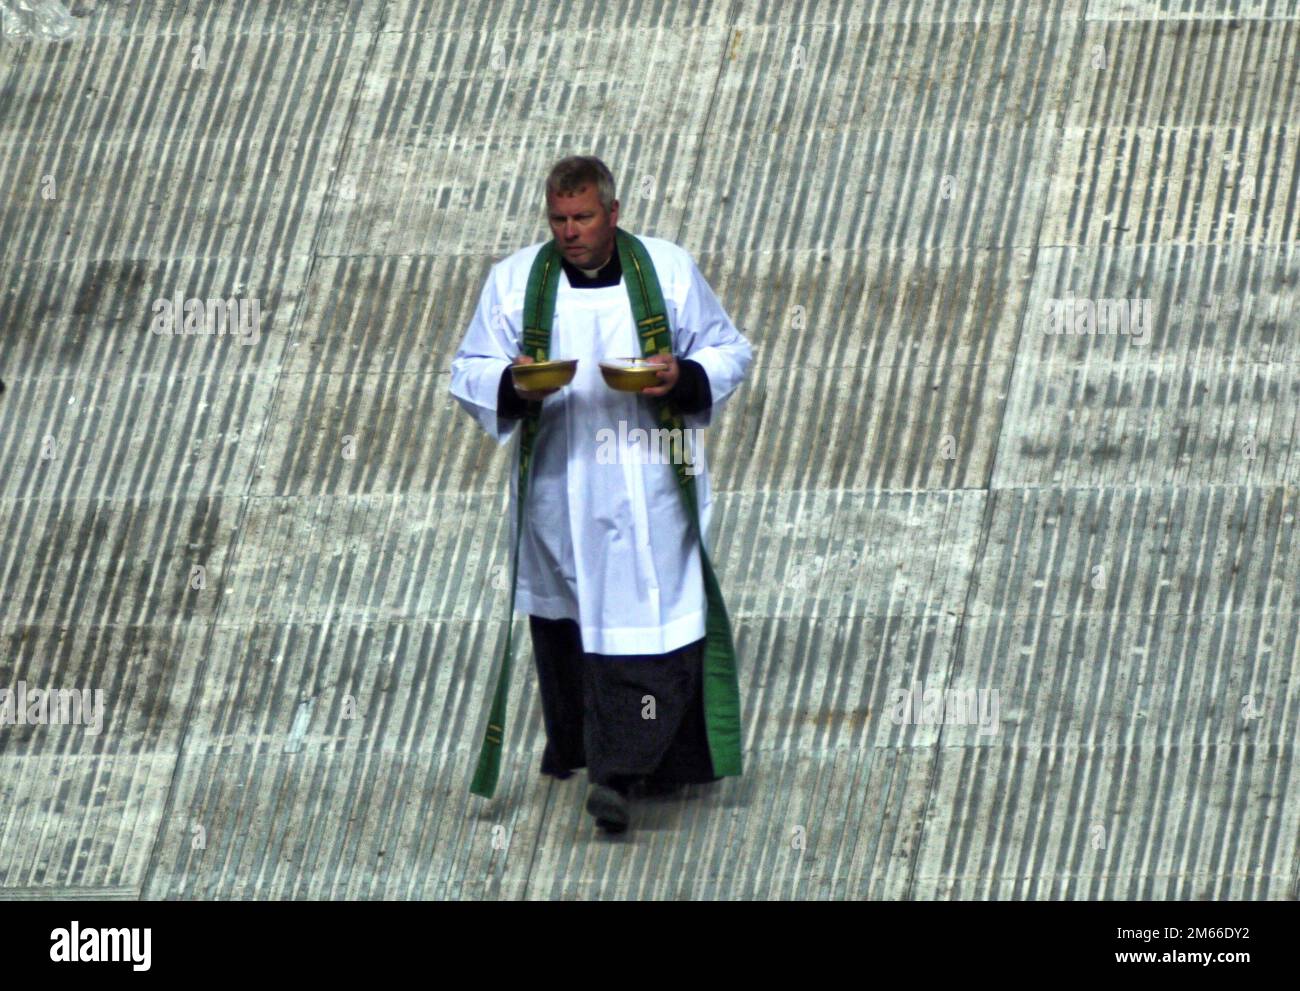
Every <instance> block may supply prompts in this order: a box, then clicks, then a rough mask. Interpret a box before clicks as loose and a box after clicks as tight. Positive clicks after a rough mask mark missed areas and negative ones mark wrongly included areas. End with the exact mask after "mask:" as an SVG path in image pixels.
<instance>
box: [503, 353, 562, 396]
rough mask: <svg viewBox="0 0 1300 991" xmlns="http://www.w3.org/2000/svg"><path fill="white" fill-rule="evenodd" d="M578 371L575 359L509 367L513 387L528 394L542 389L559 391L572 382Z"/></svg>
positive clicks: (536, 362)
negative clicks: (513, 383)
mask: <svg viewBox="0 0 1300 991" xmlns="http://www.w3.org/2000/svg"><path fill="white" fill-rule="evenodd" d="M577 370H578V359H577V358H562V359H560V360H558V361H534V362H533V363H532V364H531V365H511V366H510V374H511V375H513V376H514V379H515V385H517V386H519V388H521V389H527V390H529V391H530V392H540V391H542V390H543V389H559V388H561V387H562V386H566V385H568V384H569V383H570V382H572V381H573V376H574V373H576V372H577Z"/></svg>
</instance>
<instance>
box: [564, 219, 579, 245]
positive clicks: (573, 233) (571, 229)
mask: <svg viewBox="0 0 1300 991" xmlns="http://www.w3.org/2000/svg"><path fill="white" fill-rule="evenodd" d="M564 236H565V237H567V238H568V239H569V240H570V241H572V240H573V239H574V238H575V237H577V236H578V227H577V225H576V224H574V223H573V221H571V220H569V221H566V222H565V224H564Z"/></svg>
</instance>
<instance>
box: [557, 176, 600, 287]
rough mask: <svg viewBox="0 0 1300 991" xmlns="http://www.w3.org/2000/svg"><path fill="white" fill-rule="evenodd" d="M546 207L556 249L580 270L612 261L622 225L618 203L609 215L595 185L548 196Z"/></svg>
mask: <svg viewBox="0 0 1300 991" xmlns="http://www.w3.org/2000/svg"><path fill="white" fill-rule="evenodd" d="M546 205H547V208H548V210H549V212H550V222H551V233H552V234H553V235H555V246H556V247H557V248H559V249H560V251H561V252H562V253H563V254H564V257H565V258H567V259H568V260H569V261H571V262H572V263H573V264H574V265H577V266H578V267H579V268H596V267H597V266H599V265H603V264H604V263H605V262H606V261H607V260H608V259H609V256H610V254H611V252H613V250H614V228H615V226H616V225H617V224H618V200H615V201H614V204H613V206H612V207H611V208H610V211H609V213H606V212H605V208H604V207H602V206H601V205H600V196H599V195H598V194H597V192H596V186H595V184H591V185H587V186H583V187H581V188H580V189H579V190H578V191H577V192H576V193H573V194H571V195H568V196H565V195H558V196H557V195H556V194H554V193H547V194H546Z"/></svg>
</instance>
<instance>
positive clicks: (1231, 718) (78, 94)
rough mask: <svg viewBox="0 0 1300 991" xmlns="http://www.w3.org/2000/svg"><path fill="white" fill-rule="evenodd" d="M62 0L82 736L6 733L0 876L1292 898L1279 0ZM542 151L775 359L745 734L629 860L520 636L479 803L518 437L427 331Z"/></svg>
mask: <svg viewBox="0 0 1300 991" xmlns="http://www.w3.org/2000/svg"><path fill="white" fill-rule="evenodd" d="M69 7H70V9H71V11H72V13H73V14H74V15H75V16H76V17H77V18H78V20H79V23H80V27H81V33H80V35H79V36H78V37H76V38H74V39H72V40H69V41H65V42H62V43H57V44H56V43H45V42H40V41H35V40H30V39H21V38H17V37H3V36H0V378H3V379H4V381H5V384H6V386H7V388H6V390H5V392H4V394H3V395H2V396H0V464H3V471H2V472H0V518H2V519H3V533H4V537H3V540H2V542H0V689H5V688H9V689H10V690H11V691H14V692H16V691H17V688H16V686H17V685H18V683H20V682H21V683H23V684H24V685H25V686H26V689H27V690H30V689H33V688H38V687H39V688H47V687H50V688H74V687H77V688H87V687H88V688H90V689H99V690H102V692H103V704H104V708H103V710H102V716H103V723H102V726H101V727H100V732H93V731H92V730H93V729H94V727H88V726H84V725H30V724H27V723H26V722H25V720H24V722H21V723H17V724H14V725H6V726H0V896H3V897H7V898H16V899H45V898H54V897H74V898H75V897H89V898H105V897H121V898H140V897H146V898H222V899H245V898H258V899H283V898H350V899H371V898H393V899H418V898H424V899H427V898H469V899H474V898H507V899H518V898H536V899H551V898H567V899H592V898H638V899H651V898H684V897H694V898H725V899H731V898H809V899H921V900H934V899H957V898H961V899H1008V898H1022V899H1048V898H1064V899H1099V898H1107V899H1111V898H1114V899H1128V898H1154V899H1229V898H1232V899H1294V898H1296V897H1297V895H1300V876H1298V854H1300V849H1298V844H1300V795H1298V794H1297V788H1296V778H1295V777H1294V775H1295V774H1296V769H1297V764H1296V760H1297V749H1296V748H1297V729H1298V726H1300V718H1298V716H1300V704H1298V699H1297V682H1298V681H1300V679H1298V678H1297V677H1296V675H1297V673H1298V672H1300V643H1298V635H1297V629H1298V626H1300V624H1298V622H1297V605H1296V592H1297V584H1298V583H1297V571H1298V570H1300V569H1298V566H1297V564H1296V560H1297V552H1298V551H1300V547H1298V546H1297V545H1298V544H1300V532H1298V528H1297V525H1296V516H1297V511H1298V509H1300V493H1298V489H1297V486H1298V485H1300V451H1298V450H1297V441H1298V440H1300V334H1298V333H1297V312H1296V302H1297V297H1298V288H1297V287H1298V286H1300V257H1298V256H1297V242H1298V240H1300V204H1298V202H1297V200H1298V193H1300V185H1298V182H1300V180H1298V176H1297V160H1298V158H1300V100H1298V97H1300V70H1298V69H1297V66H1300V21H1298V20H1297V17H1298V15H1300V3H1297V2H1295V0H1242V2H1240V3H1237V2H1229V0H1015V2H1006V3H1003V2H996V0H880V2H876V3H871V4H866V3H849V2H832V0H824V2H818V3H806V4H798V3H795V4H784V5H776V4H766V3H763V2H761V0H730V2H723V3H717V4H705V3H655V2H649V0H642V2H632V3H627V4H618V5H610V8H607V7H606V6H605V5H602V4H597V3H595V2H594V0H583V2H563V3H543V2H540V0H528V2H511V0H489V2H486V3H478V2H476V3H468V2H463V0H455V2H446V3H442V2H430V0H301V2H290V0H281V2H272V0H230V2H225V3H221V4H217V3H211V4H208V3H200V2H185V0H138V2H113V3H110V2H91V0H74V2H72V3H70V4H69ZM611 8H612V9H611ZM570 153H594V154H598V155H600V156H601V157H602V158H603V159H605V161H607V162H608V163H609V164H610V165H611V167H612V168H613V169H614V171H615V174H616V176H617V177H618V180H619V184H620V189H619V194H620V199H621V200H622V203H623V226H624V227H625V228H627V229H629V230H632V231H633V232H636V233H641V234H650V235H655V236H658V237H664V238H668V239H670V240H673V241H676V242H678V243H679V244H681V245H682V246H683V247H685V248H686V249H687V250H688V251H690V252H691V253H692V254H693V255H694V256H695V258H696V260H697V261H698V263H699V265H700V267H701V269H702V270H703V272H704V273H705V275H706V276H707V277H708V279H709V281H710V283H711V284H712V285H713V287H714V289H715V291H716V293H717V295H718V296H719V298H720V299H721V300H722V302H723V304H724V305H725V306H726V307H727V309H728V311H729V312H730V313H731V315H732V317H733V319H734V320H735V322H736V324H737V325H738V326H739V327H740V328H741V329H742V330H743V331H744V332H745V333H746V334H747V335H748V336H749V338H750V339H751V341H753V343H754V346H755V361H754V365H753V367H752V369H751V373H750V375H749V378H748V380H747V381H746V383H745V384H744V385H743V386H742V387H741V388H740V390H739V391H738V392H737V393H736V394H735V395H734V396H733V397H732V398H731V399H730V400H728V405H727V406H726V407H725V408H724V409H723V410H722V411H721V412H720V415H719V419H718V422H717V423H716V424H715V426H714V427H712V428H711V430H710V437H709V452H710V458H711V461H712V470H713V478H714V481H715V485H716V487H717V496H716V499H717V501H716V506H715V520H714V533H715V536H714V541H715V548H716V554H715V560H716V562H717V565H718V569H719V573H720V576H721V580H722V582H723V588H724V589H725V590H726V592H727V597H728V604H729V606H730V610H731V615H732V620H733V623H734V626H735V631H736V639H737V645H738V648H739V651H740V655H741V662H742V670H741V689H742V697H743V704H744V714H745V731H746V736H745V748H746V749H745V758H746V771H745V774H744V776H743V777H740V778H735V779H726V780H724V781H722V782H720V783H718V784H717V785H714V786H711V787H696V788H691V789H689V790H688V791H687V792H686V793H685V795H683V796H681V797H678V798H671V799H666V800H657V801H653V802H646V803H643V804H641V805H638V806H637V807H636V808H635V810H634V816H635V822H634V830H633V832H632V833H631V834H629V835H628V837H627V838H625V839H622V840H614V841H611V840H608V839H604V838H602V837H601V836H600V835H599V834H597V833H596V831H595V829H594V828H593V826H592V823H591V820H590V818H589V817H588V816H587V815H586V814H585V813H584V811H583V807H582V803H583V797H584V783H583V779H582V776H577V777H575V778H573V779H571V780H569V781H567V782H553V781H551V780H550V779H543V778H541V777H540V776H539V775H538V774H537V765H538V762H539V760H540V753H541V748H542V744H543V734H542V728H541V721H540V711H539V707H538V703H537V698H536V690H535V685H534V680H533V676H532V672H531V667H530V666H531V655H530V651H529V648H528V638H527V634H526V623H525V622H524V620H523V619H522V618H521V619H519V620H517V621H516V626H515V632H516V643H518V644H520V646H519V648H518V650H517V653H516V666H515V672H514V673H515V678H514V683H513V687H512V694H511V705H512V709H511V721H510V725H509V727H508V731H507V742H508V745H509V746H508V750H507V754H506V759H505V762H504V766H503V774H502V781H501V786H500V789H499V791H498V794H497V797H496V798H495V800H493V801H492V802H485V801H483V800H482V799H478V798H473V797H471V796H470V795H469V794H468V780H469V775H470V772H471V771H472V769H473V764H474V757H475V754H476V752H477V743H478V740H479V736H480V733H481V728H482V717H483V698H484V695H485V693H486V692H488V691H489V689H490V684H491V675H492V669H493V665H494V663H495V660H496V658H497V656H498V655H499V653H500V650H501V646H502V644H503V637H504V631H505V625H504V624H505V622H506V606H507V601H506V591H505V587H504V581H503V575H504V574H506V572H504V571H503V568H504V566H505V564H506V562H507V547H506V517H505V482H506V478H507V474H506V472H507V469H508V462H507V452H506V451H503V450H500V449H498V448H497V447H496V446H495V445H494V444H493V443H492V442H491V441H490V440H489V439H487V438H486V436H485V435H483V434H482V433H481V432H479V431H478V430H477V428H476V427H475V426H474V425H473V423H472V422H471V421H470V419H469V418H468V417H467V416H466V415H465V414H464V412H463V411H461V410H460V409H459V407H458V406H457V405H456V404H455V403H454V401H453V400H452V399H451V397H450V395H449V393H448V381H449V366H450V360H451V356H452V354H453V352H454V351H455V348H456V347H457V345H458V343H459V341H460V338H461V335H462V333H463V331H464V329H465V327H466V325H467V323H468V321H469V318H470V315H471V313H472V311H473V307H474V305H475V303H476V301H477V296H478V291H479V287H480V286H481V284H482V280H483V278H484V276H485V275H486V273H487V270H488V268H489V266H490V265H491V264H492V263H493V262H494V261H495V260H497V259H499V258H502V257H504V256H505V255H507V254H509V253H510V252H512V251H514V250H516V249H517V248H519V247H522V246H524V245H527V244H530V243H535V242H537V241H540V240H542V239H543V238H545V237H546V236H547V231H546V228H545V226H544V223H543V220H542V215H541V212H540V211H541V206H542V201H541V194H540V190H541V185H542V180H543V178H544V175H545V171H546V168H547V166H548V165H549V164H550V163H551V162H552V161H553V160H555V159H556V158H558V157H560V156H561V155H564V154H570ZM177 297H180V298H182V299H185V298H191V297H197V298H211V297H222V298H225V297H240V298H244V299H255V300H257V301H258V305H259V307H260V310H259V312H260V324H258V334H257V335H256V339H255V340H254V339H252V335H249V337H247V338H244V339H239V338H234V337H229V336H220V337H200V336H193V335H185V334H181V333H177V334H172V335H167V334H164V333H160V332H158V331H159V330H160V329H162V328H161V325H157V324H154V323H153V321H155V319H156V318H157V317H156V310H155V307H154V301H155V300H168V301H170V300H173V299H174V298H177ZM1120 301H1122V307H1121V305H1120ZM1121 318H1124V322H1123V323H1122V324H1121ZM1102 329H1105V330H1108V331H1110V332H1109V333H1099V332H1098V331H1099V330H1102ZM1089 331H1091V332H1089ZM914 685H915V686H917V687H918V688H924V689H931V690H934V691H935V692H937V693H942V692H951V693H956V692H966V691H970V692H974V693H976V695H975V697H976V698H977V699H980V700H983V701H985V702H986V703H987V706H988V708H987V710H986V714H987V716H988V717H989V718H988V719H987V720H985V721H984V722H983V723H980V722H976V723H975V724H972V723H970V721H969V720H967V721H966V722H964V723H958V722H947V721H941V720H939V721H937V720H935V719H933V718H924V716H925V712H924V711H922V712H921V716H922V717H923V718H921V719H920V720H908V721H902V720H899V719H897V718H892V717H893V716H896V715H897V713H895V712H894V707H893V701H894V700H895V699H896V697H897V696H896V694H895V693H896V692H899V691H902V690H909V689H911V688H912V686H914ZM15 697H16V696H15ZM941 697H942V698H945V699H946V698H949V696H947V695H943V696H941ZM994 704H996V710H994V709H993V708H992V707H993V705H994ZM908 711H909V712H911V710H910V709H909V710H908ZM945 711H946V712H947V713H948V714H949V715H951V713H953V712H954V711H955V709H954V708H953V707H951V706H950V707H948V708H947V709H946V710H945ZM994 717H996V718H994Z"/></svg>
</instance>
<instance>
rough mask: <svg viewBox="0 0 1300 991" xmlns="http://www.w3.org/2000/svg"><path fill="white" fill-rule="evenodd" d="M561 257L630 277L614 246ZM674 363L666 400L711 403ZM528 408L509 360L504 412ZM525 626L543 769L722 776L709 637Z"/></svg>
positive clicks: (574, 277)
mask: <svg viewBox="0 0 1300 991" xmlns="http://www.w3.org/2000/svg"><path fill="white" fill-rule="evenodd" d="M561 264H562V265H563V266H564V271H565V274H566V275H567V276H568V278H569V284H570V285H571V286H573V288H575V289H599V288H604V287H606V286H616V285H618V284H619V282H620V280H621V279H622V276H623V270H622V266H621V264H620V262H619V259H618V252H617V251H615V252H614V253H613V255H612V256H611V257H610V260H609V261H608V262H606V263H605V266H604V267H603V268H601V269H600V271H599V272H598V273H597V274H596V275H595V276H594V277H591V276H587V275H585V274H584V273H583V272H582V271H581V270H580V269H578V268H577V267H576V266H574V265H572V264H571V263H570V262H569V261H568V260H566V259H561ZM677 365H678V370H679V376H678V380H677V385H676V386H675V387H674V388H673V390H672V391H671V392H669V393H668V398H669V400H670V401H671V402H672V403H673V405H675V406H676V407H677V408H678V409H679V410H681V411H682V412H684V413H697V412H699V411H700V410H703V409H705V408H707V407H708V406H709V405H710V404H711V403H712V402H713V397H712V394H711V392H710V390H709V379H708V375H707V374H706V373H705V371H704V369H703V367H701V366H700V364H699V363H698V362H695V361H691V360H690V359H689V358H686V359H679V360H678V362H677ZM528 408H529V403H527V402H526V401H525V400H523V399H521V398H520V397H519V394H518V393H517V392H515V390H514V384H513V381H512V380H511V377H510V369H508V368H507V369H506V370H505V372H504V373H503V374H502V376H501V386H500V389H499V392H498V396H497V414H498V415H499V416H502V417H506V418H517V417H521V416H523V415H524V413H525V412H526V411H527V410H528ZM528 626H529V631H530V632H531V634H532V639H533V655H534V658H535V660H536V663H537V682H538V687H539V688H540V691H541V696H542V721H543V723H544V724H545V726H546V750H545V752H544V753H543V754H542V773H543V774H552V775H555V776H557V777H561V778H564V777H568V776H569V773H570V772H572V771H574V770H576V769H577V768H580V767H586V768H587V777H588V780H590V781H591V782H592V783H593V784H602V785H609V786H610V787H612V788H616V789H618V790H619V791H624V792H625V791H626V790H627V788H628V787H629V786H630V785H631V784H632V783H633V782H634V781H636V780H637V779H645V780H646V781H648V782H649V783H650V784H652V785H653V784H668V783H686V784H692V783H702V782H707V781H716V780H718V779H717V776H716V775H715V774H714V773H713V762H712V760H711V759H710V757H709V742H708V736H707V734H706V731H705V722H704V694H703V670H704V639H703V638H701V639H699V640H697V641H695V643H692V644H687V645H686V646H685V647H681V648H678V649H677V650H673V651H670V652H668V653H667V654H619V655H611V654H592V653H587V652H586V651H584V650H583V649H582V634H581V631H580V630H579V628H578V624H577V623H576V622H575V621H574V620H572V619H546V618H544V617H541V616H529V617H528ZM647 696H648V697H649V698H648V699H647ZM651 715H652V716H653V718H649V717H650V716H651Z"/></svg>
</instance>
